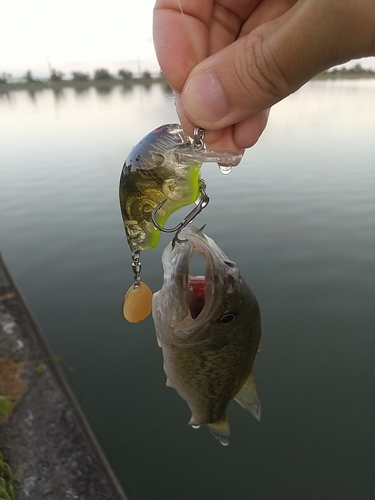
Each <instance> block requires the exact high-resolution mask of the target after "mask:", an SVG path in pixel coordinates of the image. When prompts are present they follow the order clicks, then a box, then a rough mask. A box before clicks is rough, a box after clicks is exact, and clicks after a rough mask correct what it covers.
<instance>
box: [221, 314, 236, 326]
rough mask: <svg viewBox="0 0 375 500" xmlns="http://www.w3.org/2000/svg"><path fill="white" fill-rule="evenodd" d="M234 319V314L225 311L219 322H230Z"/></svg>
mask: <svg viewBox="0 0 375 500" xmlns="http://www.w3.org/2000/svg"><path fill="white" fill-rule="evenodd" d="M234 319H236V315H235V314H233V313H231V312H226V313H224V314H223V315H222V317H221V318H220V323H221V324H225V323H230V322H231V321H233V320H234Z"/></svg>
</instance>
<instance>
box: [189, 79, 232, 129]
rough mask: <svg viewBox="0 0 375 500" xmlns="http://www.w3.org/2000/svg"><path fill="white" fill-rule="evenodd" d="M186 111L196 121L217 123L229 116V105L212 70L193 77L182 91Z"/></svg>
mask: <svg viewBox="0 0 375 500" xmlns="http://www.w3.org/2000/svg"><path fill="white" fill-rule="evenodd" d="M182 102H183V106H184V108H185V111H186V112H187V113H189V114H190V115H191V117H192V118H193V119H195V120H200V121H204V122H216V121H218V120H221V119H222V118H224V116H226V115H227V114H228V103H227V99H226V97H225V94H224V92H223V89H222V88H221V86H220V83H219V81H218V79H217V77H216V75H215V73H214V72H213V71H212V70H207V71H203V72H202V73H198V74H197V75H195V76H193V77H192V78H191V79H190V80H189V81H188V82H187V84H186V86H185V87H184V89H183V91H182Z"/></svg>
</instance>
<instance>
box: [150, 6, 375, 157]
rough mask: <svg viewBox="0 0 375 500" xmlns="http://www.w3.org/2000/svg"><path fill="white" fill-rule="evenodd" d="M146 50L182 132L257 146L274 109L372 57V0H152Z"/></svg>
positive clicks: (220, 144) (228, 144)
mask: <svg viewBox="0 0 375 500" xmlns="http://www.w3.org/2000/svg"><path fill="white" fill-rule="evenodd" d="M154 44H155V50H156V55H157V58H158V61H159V64H160V67H161V69H162V71H163V73H164V75H165V77H166V79H167V81H168V83H169V84H170V86H171V87H172V88H173V90H174V91H175V94H176V99H175V102H176V108H177V113H178V115H179V118H180V121H181V125H182V126H183V127H184V129H185V130H186V131H187V132H188V133H189V134H190V135H191V136H192V135H193V131H194V127H195V125H198V126H200V127H202V128H203V129H205V143H206V144H207V146H208V147H209V148H211V149H216V150H219V149H231V150H237V151H239V150H244V149H245V148H247V147H250V146H252V145H254V144H255V143H256V141H257V140H258V138H259V137H260V135H261V133H262V132H263V130H264V128H265V126H266V124H267V119H268V114H269V109H270V108H271V106H272V105H274V104H275V103H277V102H278V101H280V100H282V99H284V98H285V97H287V96H288V95H290V94H291V93H293V92H295V91H296V90H297V89H299V88H300V87H301V86H302V85H304V84H305V83H306V82H308V81H309V80H310V79H311V78H313V77H314V76H316V75H318V74H319V73H321V72H322V71H324V70H326V69H328V68H330V67H332V66H334V65H336V64H342V63H344V62H347V61H349V60H351V59H355V58H360V57H368V56H372V55H375V0H157V1H156V4H155V8H154Z"/></svg>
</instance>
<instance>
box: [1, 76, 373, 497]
mask: <svg viewBox="0 0 375 500" xmlns="http://www.w3.org/2000/svg"><path fill="white" fill-rule="evenodd" d="M110 95H111V98H110V99H108V98H107V96H102V95H101V94H98V93H97V92H96V91H95V90H94V89H91V90H90V91H89V92H87V93H86V94H84V97H82V98H80V99H77V98H76V96H77V94H76V91H75V90H74V89H73V88H66V89H65V92H64V95H63V96H62V98H61V99H60V101H59V117H56V114H55V110H54V103H55V97H54V94H53V92H52V90H51V89H45V90H42V91H38V92H36V93H35V96H34V97H35V99H34V101H32V100H31V99H30V97H29V95H28V93H27V92H26V91H19V92H13V91H12V92H9V94H8V96H7V97H5V98H2V99H1V100H0V120H1V134H0V143H1V144H0V149H1V251H2V253H3V254H4V257H5V260H6V262H7V263H8V265H9V266H10V269H11V271H12V273H13V275H14V277H15V279H16V280H17V282H18V284H19V286H20V288H21V289H22V292H23V293H24V295H25V298H26V300H27V301H28V302H29V304H30V306H31V308H32V310H33V312H34V314H35V315H36V317H37V318H38V321H39V323H40V324H41V326H42V329H43V330H44V331H45V333H46V335H47V336H48V340H49V342H50V344H51V345H52V348H53V350H54V351H55V352H56V353H57V354H59V355H60V356H62V357H63V358H64V360H65V362H66V364H67V365H71V366H74V367H75V368H76V370H77V372H76V373H75V374H70V373H68V374H67V375H68V377H69V381H70V383H71V385H72V387H73V389H74V391H75V393H76V394H78V395H79V396H81V399H82V406H83V410H84V411H85V412H86V414H87V416H88V418H89V420H90V423H91V425H92V426H93V429H94V431H95V433H96V435H97V436H98V437H99V439H100V442H101V444H102V446H103V448H104V449H105V452H106V454H107V455H108V458H109V460H110V461H111V463H112V464H113V466H114V468H115V470H116V473H117V474H118V476H119V478H120V480H121V482H122V484H123V486H124V489H125V491H126V492H127V493H128V494H129V498H131V499H132V500H133V499H134V500H145V499H147V500H149V499H151V498H152V499H154V500H157V499H163V500H174V499H175V498H179V499H180V500H191V499H197V498H199V499H205V500H206V499H215V500H228V499H229V498H230V499H233V500H243V499H244V498H254V499H260V498H267V499H290V498H292V499H306V498H314V499H315V498H317V499H318V498H319V499H320V498H324V499H326V500H336V499H338V498H340V499H356V498H360V499H361V500H370V499H373V498H375V485H374V475H373V456H374V443H375V437H374V431H375V427H374V422H373V420H374V419H373V416H374V413H375V409H374V406H375V401H374V395H375V388H374V377H373V373H374V359H375V358H374V355H373V354H374V349H375V346H374V341H375V336H374V329H375V325H374V315H373V305H374V300H375V290H374V280H373V270H374V257H373V249H374V245H375V242H374V237H375V233H374V231H373V225H374V214H375V198H374V192H375V191H374V184H375V178H374V177H375V169H374V164H375V150H374V136H375V117H374V109H375V102H374V100H375V85H374V82H369V81H366V82H360V81H358V82H356V84H355V85H354V82H342V81H337V82H334V83H333V82H312V83H311V84H308V85H306V86H305V87H304V88H303V89H301V91H299V92H296V93H295V94H294V95H293V96H291V97H290V98H288V99H286V100H285V101H283V102H281V103H279V104H277V105H276V106H275V107H274V109H273V110H272V112H271V117H270V121H269V125H268V126H267V129H266V131H265V132H264V134H263V136H262V137H261V139H260V141H259V142H258V143H257V145H256V146H255V147H254V148H251V149H250V150H249V151H247V152H246V154H245V157H244V159H243V160H242V162H241V164H240V165H239V166H238V167H235V168H234V169H233V171H232V173H231V174H230V175H229V176H222V175H221V174H220V173H219V171H218V169H217V167H212V166H210V165H205V166H203V167H202V168H203V170H204V172H203V174H202V175H203V177H204V178H205V180H206V182H207V185H208V189H209V194H210V200H211V201H210V205H209V206H208V207H207V209H206V210H205V212H204V215H203V214H202V215H201V216H200V218H201V220H200V222H201V223H202V224H204V223H207V226H206V228H207V232H208V234H209V235H210V236H212V237H213V238H214V239H215V240H216V241H217V242H218V243H220V246H222V248H223V249H224V250H225V253H227V255H228V256H230V258H231V259H232V260H234V261H235V262H237V263H238V265H239V267H240V269H241V274H242V276H243V277H244V278H245V279H246V281H248V283H249V285H250V287H251V288H252V289H253V290H254V291H255V292H256V294H257V297H258V299H259V302H260V303H261V306H262V328H263V338H264V342H263V347H262V351H261V355H260V356H259V358H258V359H257V361H256V372H257V378H258V384H259V392H260V397H261V401H262V407H263V415H262V422H261V423H260V424H259V425H256V424H255V423H254V425H252V422H251V419H250V417H249V416H248V415H246V413H245V412H243V411H241V408H238V407H237V406H238V405H235V404H230V405H229V408H228V415H229V418H230V420H231V423H232V428H233V439H232V443H231V445H230V446H229V447H228V448H226V449H224V448H221V447H219V446H217V443H215V442H214V441H213V440H212V438H211V437H210V436H209V435H208V433H207V432H203V430H202V431H201V432H197V433H196V434H195V435H194V439H192V433H193V431H192V430H191V429H189V428H188V426H185V425H184V424H183V423H182V422H186V421H187V420H188V419H189V411H188V408H187V406H186V404H185V403H184V402H183V401H182V400H181V399H180V398H179V397H176V394H175V393H173V391H168V390H166V389H165V385H164V384H165V376H164V374H163V371H162V360H161V355H160V350H159V349H158V347H157V345H156V342H155V338H154V328H153V325H152V321H151V320H149V319H146V320H145V322H143V323H141V324H138V325H133V326H132V325H127V324H125V322H124V320H123V318H122V317H121V304H120V302H121V301H119V297H120V296H121V295H123V294H124V291H125V290H126V289H127V288H128V287H129V283H131V282H132V279H133V275H132V270H131V268H130V266H129V265H128V263H129V258H130V252H129V251H128V248H127V246H126V241H125V237H124V233H123V231H124V230H123V225H122V223H121V217H120V215H119V208H118V181H119V176H120V171H121V168H122V165H123V161H124V158H125V157H126V156H127V155H128V153H129V151H130V150H131V148H132V146H134V145H135V144H137V143H138V142H139V140H140V138H142V137H144V136H145V134H147V133H148V132H149V131H150V130H153V129H154V128H155V127H156V126H158V125H160V124H162V123H173V122H175V121H176V113H175V107H174V104H173V100H172V99H166V95H170V91H167V89H166V88H165V86H163V85H159V84H155V85H152V86H151V88H150V89H149V91H146V90H145V89H144V88H143V87H142V86H140V85H134V86H133V88H132V91H129V92H128V91H126V92H123V91H122V87H121V86H120V87H115V88H114V89H113V91H112V93H111V94H110ZM20 144H21V145H22V147H20ZM174 220H175V221H176V223H178V222H179V221H180V220H181V218H180V217H179V214H176V219H174ZM174 220H172V218H171V221H170V222H171V225H173V224H174ZM168 241H169V239H168V238H164V239H163V241H162V242H161V243H160V245H159V247H160V248H157V249H155V250H153V251H150V252H144V254H145V255H144V256H143V262H142V264H143V270H142V274H143V278H144V279H145V281H146V282H147V283H148V284H149V286H150V288H152V289H153V290H158V289H160V286H161V279H162V276H161V264H160V262H161V261H160V256H161V249H162V248H163V247H164V246H165V245H166V244H167V242H168ZM98 367H100V369H98ZM348 395H349V396H348ZM348 397H349V402H348ZM348 405H349V407H350V409H353V408H354V409H360V425H358V418H359V417H358V411H348ZM161 450H162V452H161ZM165 471H168V474H167V475H168V477H167V480H166V472H165ZM145 477H147V481H145V480H144V478H145ZM296 478H298V480H296ZM317 478H319V480H317Z"/></svg>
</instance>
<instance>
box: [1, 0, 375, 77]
mask: <svg viewBox="0 0 375 500" xmlns="http://www.w3.org/2000/svg"><path fill="white" fill-rule="evenodd" d="M202 1H204V0H202ZM154 3H155V0H0V73H2V72H3V71H5V72H7V73H11V74H12V75H13V76H14V77H20V76H22V75H24V74H25V72H26V71H27V70H29V69H30V70H31V71H32V72H33V75H34V76H36V77H46V76H48V74H49V69H48V68H49V65H51V66H52V67H53V68H55V69H56V70H58V71H62V72H64V73H65V74H66V75H67V76H69V75H70V73H71V72H72V71H84V72H90V73H92V72H93V70H94V69H97V68H102V67H104V68H107V69H109V70H110V71H111V72H114V73H115V72H117V71H118V69H120V68H125V69H129V70H131V71H132V72H134V73H137V72H138V71H139V70H140V71H145V70H149V71H151V72H158V71H159V66H158V63H157V60H156V56H155V51H154V46H153V42H152V10H153V6H154ZM361 63H362V65H363V66H364V67H371V68H373V69H375V58H369V59H367V60H363V61H361Z"/></svg>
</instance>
